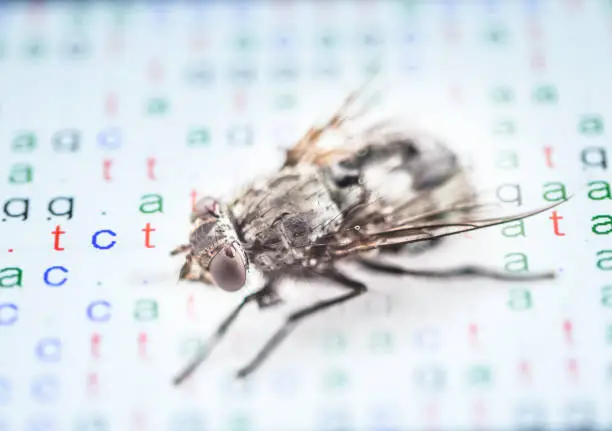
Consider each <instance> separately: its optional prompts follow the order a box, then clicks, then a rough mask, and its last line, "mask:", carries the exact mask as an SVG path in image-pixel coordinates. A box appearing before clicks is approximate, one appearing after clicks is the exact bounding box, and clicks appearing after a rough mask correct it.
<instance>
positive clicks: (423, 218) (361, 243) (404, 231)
mask: <svg viewBox="0 0 612 431" xmlns="http://www.w3.org/2000/svg"><path fill="white" fill-rule="evenodd" d="M569 199H570V198H568V199H567V200H569ZM564 202H565V200H564V201H560V202H556V203H554V204H552V205H548V206H545V207H541V208H537V209H535V210H531V211H524V212H517V213H514V214H510V215H503V216H496V217H495V216H494V217H486V216H485V214H495V213H496V212H497V213H499V210H500V208H501V206H500V205H499V204H496V203H493V202H492V203H479V202H477V201H476V200H475V199H467V200H460V201H456V202H453V203H450V204H447V205H445V206H442V207H439V208H438V209H434V210H430V211H424V212H421V213H419V212H415V211H413V212H412V213H413V214H415V215H413V216H412V217H408V218H406V217H401V216H400V217H394V216H396V214H395V213H393V212H391V213H390V216H388V215H387V216H383V217H378V218H375V217H372V214H370V215H369V216H368V217H366V218H365V220H364V221H365V223H363V224H360V225H354V226H351V225H352V224H353V223H345V224H344V226H343V228H342V229H340V230H338V232H337V234H336V235H335V236H329V237H328V238H327V244H326V248H327V252H328V253H329V255H330V257H332V258H342V257H345V256H348V255H353V254H357V253H361V252H366V251H370V250H374V249H379V248H382V247H388V246H393V245H403V244H409V243H414V242H419V241H428V240H432V239H435V238H441V237H444V236H450V235H457V234H460V233H464V232H469V231H473V230H477V229H483V228H487V227H491V226H496V225H501V224H504V223H508V222H512V221H517V220H521V219H525V218H527V217H532V216H535V215H537V214H540V213H543V212H545V211H548V210H550V209H552V208H554V207H556V206H558V205H560V204H562V203H564ZM375 212H376V211H375ZM379 214H380V213H379ZM368 218H369V219H370V220H372V221H368ZM349 220H350V218H347V222H348V221H349ZM353 221H356V219H353ZM357 228H358V229H357Z"/></svg>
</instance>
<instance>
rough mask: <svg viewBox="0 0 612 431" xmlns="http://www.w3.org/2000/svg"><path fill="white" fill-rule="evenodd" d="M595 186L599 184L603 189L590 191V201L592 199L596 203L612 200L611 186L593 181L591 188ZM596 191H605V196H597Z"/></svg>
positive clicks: (604, 182) (603, 182) (590, 184)
mask: <svg viewBox="0 0 612 431" xmlns="http://www.w3.org/2000/svg"><path fill="white" fill-rule="evenodd" d="M595 184H598V185H600V186H601V187H598V188H595V189H590V190H589V193H588V196H589V199H592V200H594V201H603V200H604V199H612V193H611V192H610V184H608V183H607V182H606V181H591V182H590V183H589V186H593V185H595ZM596 191H597V192H601V191H603V194H601V195H599V196H595V194H594V192H596Z"/></svg>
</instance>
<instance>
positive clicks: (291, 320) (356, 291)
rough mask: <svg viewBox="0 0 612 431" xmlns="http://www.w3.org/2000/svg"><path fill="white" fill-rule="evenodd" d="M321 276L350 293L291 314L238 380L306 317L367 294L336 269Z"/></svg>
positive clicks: (238, 374)
mask: <svg viewBox="0 0 612 431" xmlns="http://www.w3.org/2000/svg"><path fill="white" fill-rule="evenodd" d="M322 275H323V276H325V277H326V278H329V279H330V280H332V281H335V282H336V283H338V284H340V285H342V286H344V287H346V288H348V289H349V290H350V292H348V293H345V294H343V295H340V296H338V297H336V298H332V299H328V300H325V301H319V302H317V303H315V304H313V305H311V306H309V307H306V308H302V309H301V310H298V311H296V312H293V313H291V314H290V315H289V317H288V318H287V320H286V321H285V324H284V325H283V326H281V327H280V328H279V329H278V331H277V332H276V333H275V334H274V335H273V336H272V337H271V338H270V339H269V340H268V342H267V343H266V344H265V345H264V346H263V348H262V349H261V350H260V351H259V353H258V354H257V355H256V356H255V358H254V359H253V360H252V361H251V362H249V363H248V364H247V365H246V366H245V367H243V368H241V369H240V370H239V371H238V373H237V375H236V376H237V377H238V378H244V377H246V376H247V375H249V374H251V373H253V372H254V371H255V370H256V369H257V368H258V367H259V366H260V365H261V364H262V363H263V361H264V360H265V359H266V358H268V357H269V356H270V354H271V353H272V352H273V351H274V350H275V349H276V348H277V347H278V346H279V345H280V343H281V342H282V341H283V340H284V339H285V338H286V337H287V336H288V335H289V334H290V333H291V331H292V330H293V329H295V326H296V325H297V324H298V322H300V321H302V320H304V319H305V318H306V317H308V316H312V315H314V314H316V313H318V312H320V311H323V310H326V309H328V308H331V307H333V306H334V305H339V304H342V303H344V302H347V301H349V300H351V299H353V298H356V297H358V296H360V295H362V294H364V293H365V292H367V287H366V285H365V284H363V283H362V282H360V281H357V280H354V279H352V278H349V277H347V276H346V275H344V274H342V273H341V272H339V271H338V270H336V269H331V270H329V271H327V272H325V273H323V274H322Z"/></svg>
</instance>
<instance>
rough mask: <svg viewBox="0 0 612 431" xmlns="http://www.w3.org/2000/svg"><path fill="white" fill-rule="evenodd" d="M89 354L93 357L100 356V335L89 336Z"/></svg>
mask: <svg viewBox="0 0 612 431" xmlns="http://www.w3.org/2000/svg"><path fill="white" fill-rule="evenodd" d="M91 356H93V357H94V358H99V357H100V335H99V334H93V335H92V336H91Z"/></svg>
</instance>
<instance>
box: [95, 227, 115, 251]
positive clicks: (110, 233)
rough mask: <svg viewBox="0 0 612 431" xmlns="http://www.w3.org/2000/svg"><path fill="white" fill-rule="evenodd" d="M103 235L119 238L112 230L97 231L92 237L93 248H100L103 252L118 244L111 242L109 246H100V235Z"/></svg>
mask: <svg viewBox="0 0 612 431" xmlns="http://www.w3.org/2000/svg"><path fill="white" fill-rule="evenodd" d="M101 233H107V234H109V235H111V236H117V234H116V233H115V232H113V231H112V230H109V229H106V230H99V231H97V232H96V233H94V234H93V236H92V237H91V243H92V244H93V246H94V247H95V248H100V249H102V250H108V249H109V248H111V247H113V246H114V245H115V244H116V243H117V241H111V242H110V243H109V244H108V245H99V244H98V235H100V234H101Z"/></svg>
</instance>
